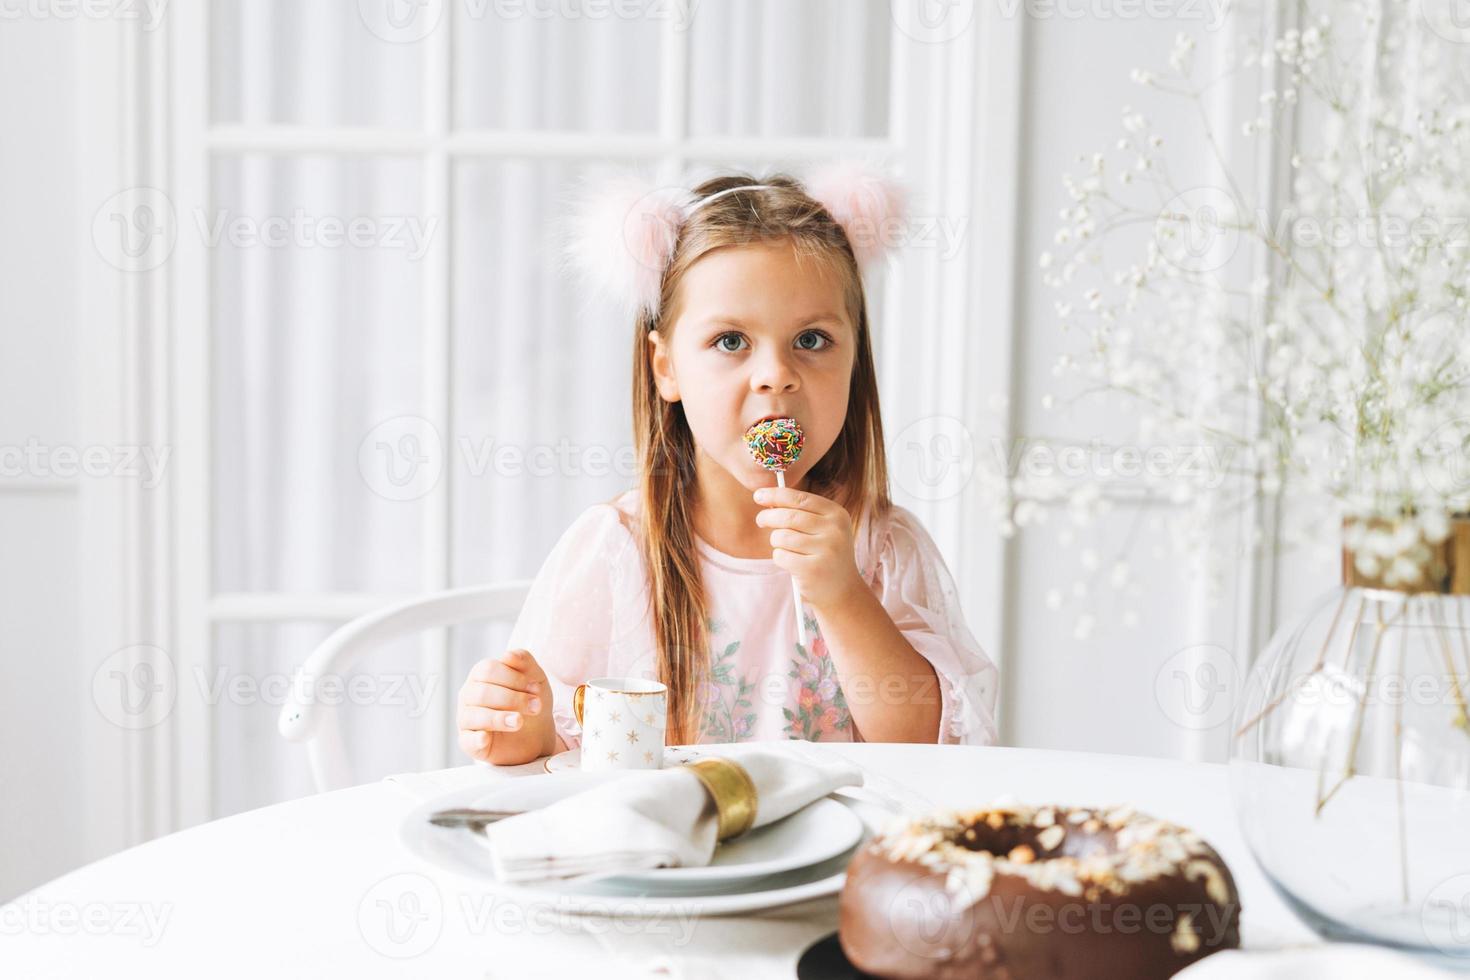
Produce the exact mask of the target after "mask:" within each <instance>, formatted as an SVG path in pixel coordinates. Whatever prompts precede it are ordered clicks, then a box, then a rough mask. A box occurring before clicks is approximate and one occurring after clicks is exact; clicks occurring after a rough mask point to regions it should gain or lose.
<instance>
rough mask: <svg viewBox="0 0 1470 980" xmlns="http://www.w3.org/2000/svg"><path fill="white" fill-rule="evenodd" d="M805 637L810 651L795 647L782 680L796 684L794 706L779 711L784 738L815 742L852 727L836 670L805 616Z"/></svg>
mask: <svg viewBox="0 0 1470 980" xmlns="http://www.w3.org/2000/svg"><path fill="white" fill-rule="evenodd" d="M806 628H807V634H808V635H809V636H811V637H812V638H813V639H812V645H811V650H810V651H808V650H807V649H806V648H805V647H803V646H802V645H801V644H800V643H797V644H795V647H796V659H795V660H794V661H792V664H791V669H790V670H789V671H787V674H786V676H788V677H790V678H791V679H792V680H794V681H796V684H797V688H796V703H795V705H793V706H792V707H787V708H782V709H781V714H782V715H783V716H785V718H786V737H787V738H800V739H806V740H807V741H809V742H819V741H821V740H822V738H823V737H824V736H831V735H832V734H834V733H835V732H845V731H847V730H848V728H849V727H850V726H851V724H852V717H851V716H850V715H849V714H848V713H847V699H846V698H844V697H843V696H842V688H841V687H840V686H839V685H838V683H837V668H836V667H834V666H832V658H831V657H830V656H829V655H828V652H827V640H826V639H825V638H824V637H823V636H822V634H821V631H820V630H819V629H818V628H817V621H816V620H815V619H814V618H812V617H810V616H808V617H807V620H806Z"/></svg>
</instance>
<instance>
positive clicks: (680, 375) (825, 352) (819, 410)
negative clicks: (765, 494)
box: [648, 242, 857, 491]
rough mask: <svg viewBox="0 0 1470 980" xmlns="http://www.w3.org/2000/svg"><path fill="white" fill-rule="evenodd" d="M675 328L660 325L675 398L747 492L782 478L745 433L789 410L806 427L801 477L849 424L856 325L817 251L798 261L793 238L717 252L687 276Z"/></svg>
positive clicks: (664, 379) (699, 437) (658, 342)
mask: <svg viewBox="0 0 1470 980" xmlns="http://www.w3.org/2000/svg"><path fill="white" fill-rule="evenodd" d="M675 306H676V312H677V314H678V315H677V318H676V319H675V321H674V325H673V328H672V330H670V331H668V334H667V336H664V335H660V334H659V333H658V332H657V331H650V332H649V335H648V340H649V344H650V346H651V349H652V355H653V371H654V377H655V379H656V382H657V384H658V390H659V395H660V396H662V397H663V399H664V400H665V401H670V402H675V401H682V402H683V403H684V415H685V418H687V419H688V421H689V428H690V430H691V431H692V432H693V434H694V442H695V444H696V445H697V447H698V448H699V450H700V452H701V453H703V454H704V455H707V456H709V457H710V458H711V459H712V460H714V462H716V463H717V464H719V465H720V466H721V467H722V468H723V469H724V470H725V471H726V472H728V473H729V474H730V475H731V476H733V477H734V478H735V479H736V480H737V481H738V482H739V483H741V484H742V485H743V486H745V487H746V488H748V489H750V490H752V491H754V490H755V489H757V488H758V487H766V486H771V484H772V482H773V481H772V477H771V474H770V473H769V472H767V471H766V470H765V469H764V468H763V467H762V466H761V465H760V464H759V463H757V462H756V461H755V459H754V458H753V457H752V456H751V455H750V450H748V449H747V448H746V446H745V430H746V429H747V428H749V427H750V426H751V425H752V424H754V423H755V422H758V421H760V420H761V419H764V418H769V417H771V416H778V415H780V416H788V417H790V418H794V419H796V420H797V421H798V422H800V423H801V427H802V429H803V431H804V432H805V433H806V443H805V447H804V448H803V449H802V453H801V459H800V460H798V461H797V463H796V465H795V466H793V467H791V469H789V470H787V473H786V478H787V482H788V484H791V485H801V482H802V478H803V477H804V476H805V474H806V473H807V472H808V471H810V470H811V468H812V467H813V466H815V465H816V464H817V463H818V461H820V460H821V458H822V457H823V456H825V455H826V453H827V450H829V449H831V448H832V444H833V443H835V442H836V441H837V437H838V435H839V434H841V432H842V423H843V420H844V419H845V418H846V416H847V398H848V387H849V384H850V381H851V379H852V367H853V358H854V357H855V356H856V351H855V349H856V338H857V331H856V328H855V326H854V325H853V324H852V323H851V322H850V319H849V317H848V315H847V309H846V304H845V303H844V302H843V297H842V288H841V285H840V284H839V282H838V280H837V277H836V276H835V275H832V274H830V273H828V272H827V270H826V269H825V267H824V266H823V265H822V264H821V263H820V262H819V261H818V260H817V259H815V258H809V259H807V260H806V262H805V265H804V266H798V265H797V261H796V256H795V254H794V253H793V251H792V245H791V243H789V242H774V243H769V244H759V245H740V246H728V247H725V248H718V249H715V250H714V251H712V252H709V253H708V254H706V255H704V256H702V257H701V258H700V259H699V260H698V261H696V262H695V263H694V264H693V265H692V266H690V267H689V269H688V270H687V271H686V272H685V274H684V278H683V280H682V282H681V283H680V284H679V295H678V297H677V298H676V301H675Z"/></svg>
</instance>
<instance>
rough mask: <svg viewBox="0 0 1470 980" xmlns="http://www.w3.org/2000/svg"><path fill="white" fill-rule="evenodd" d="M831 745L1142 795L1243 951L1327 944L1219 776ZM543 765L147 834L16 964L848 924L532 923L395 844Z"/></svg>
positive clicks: (519, 943) (1022, 795)
mask: <svg viewBox="0 0 1470 980" xmlns="http://www.w3.org/2000/svg"><path fill="white" fill-rule="evenodd" d="M820 747H821V748H822V749H823V750H827V751H832V752H834V753H837V754H839V755H841V756H843V757H844V758H847V759H850V760H851V761H853V762H855V763H857V764H858V765H860V766H862V767H863V768H864V769H865V771H866V772H867V773H868V775H869V779H870V781H872V782H873V783H874V784H875V785H876V786H885V785H886V787H887V788H890V789H891V788H892V786H893V784H898V785H901V786H903V787H905V788H907V789H908V790H910V791H911V794H912V795H913V796H914V797H915V798H916V799H917V800H918V801H919V802H932V803H933V804H935V805H938V806H968V805H980V804H985V803H989V802H992V801H994V800H996V799H998V798H1003V797H1011V798H1014V800H1015V801H1017V802H1024V803H1050V802H1055V803H1063V804H1069V805H1086V806H1103V805H1107V804H1113V803H1132V804H1134V805H1136V806H1137V807H1138V808H1139V809H1140V810H1143V811H1145V812H1148V813H1152V814H1154V815H1156V816H1159V817H1163V818H1166V819H1169V820H1173V821H1176V822H1178V823H1181V824H1184V825H1186V826H1189V827H1191V828H1193V829H1194V830H1196V831H1197V832H1199V833H1200V834H1201V835H1202V836H1204V837H1205V839H1207V840H1208V841H1210V843H1212V844H1213V845H1214V846H1215V848H1216V849H1217V850H1218V851H1219V852H1220V854H1221V855H1222V856H1223V857H1224V858H1225V860H1226V862H1227V863H1228V864H1229V865H1230V868H1231V871H1232V872H1233V873H1234V875H1235V879H1236V882H1237V885H1238V887H1239V889H1240V893H1241V900H1242V906H1243V910H1242V936H1243V942H1244V944H1245V945H1246V946H1247V947H1257V948H1260V947H1267V946H1279V945H1283V944H1289V943H1298V942H1307V943H1311V942H1315V939H1314V937H1313V935H1312V934H1311V933H1310V932H1308V931H1307V929H1306V927H1305V926H1303V925H1302V924H1301V923H1300V921H1299V920H1297V919H1296V918H1295V916H1293V915H1292V913H1291V912H1289V911H1288V910H1287V908H1286V907H1285V906H1284V905H1283V904H1282V902H1281V900H1280V899H1279V898H1278V897H1277V896H1276V894H1275V893H1274V892H1273V891H1272V889H1271V888H1270V886H1269V885H1268V884H1267V882H1266V880H1265V879H1264V877H1263V876H1262V875H1261V872H1260V870H1259V869H1258V868H1257V867H1256V865H1255V862H1254V861H1253V859H1252V858H1251V856H1250V854H1249V852H1248V850H1247V849H1246V846H1245V842H1244V840H1243V839H1242V837H1241V835H1240V833H1239V831H1238V830H1237V829H1236V822H1235V815H1234V811H1233V810H1232V808H1231V806H1230V800H1229V793H1228V786H1227V779H1226V769H1225V767H1223V766H1218V765H1210V764H1203V763H1184V762H1173V761H1168V760H1162V759H1146V758H1133V757H1125V756H1113V755H1100V754H1090V753H1082V752H1051V751H1043V750H1036V749H1008V748H980V747H970V746H936V745H890V744H877V743H857V744H852V743H842V744H831V745H823V746H820ZM702 748H708V747H707V746H702ZM541 768H542V767H541V763H539V762H537V763H531V764H529V765H526V766H519V767H515V768H505V769H496V768H493V767H489V766H480V765H471V766H463V767H459V768H455V769H447V770H442V771H440V772H434V773H423V774H409V775H404V776H400V777H392V778H390V779H389V780H384V781H382V782H377V783H371V784H366V785H362V786H356V787H353V788H351V789H346V790H341V791H339V792H335V793H327V794H322V795H320V796H313V797H307V798H304V799H300V800H294V801H292V802H289V803H281V804H278V805H276V806H269V807H264V808H261V809H259V810H254V811H251V812H249V813H243V814H239V815H236V816H233V817H228V818H226V819H223V820H217V821H214V822H212V823H208V824H205V825H203V826H200V827H195V828H192V829H189V830H185V831H181V832H179V833H176V834H171V835H169V836H167V837H163V838H160V839H158V840H155V841H150V842H149V843H147V844H143V845H141V846H139V847H135V848H132V849H130V850H127V851H124V852H122V853H120V854H116V855H113V856H112V857H109V858H105V859H103V860H101V861H97V862H95V863H93V864H91V865H88V866H86V867H84V868H81V869H79V870H77V871H74V872H72V873H70V874H67V875H64V876H63V877H61V878H58V879H56V880H55V881H52V882H50V883H48V884H46V885H43V886H42V887H40V888H37V889H35V890H34V891H32V892H30V893H28V894H26V895H23V896H21V897H20V898H18V899H16V900H15V901H14V902H12V903H9V904H8V905H6V906H4V907H0V961H3V962H4V969H3V970H0V972H3V973H4V975H6V976H17V977H20V976H24V977H88V978H90V977H98V976H108V977H121V976H144V975H147V976H191V975H196V974H198V973H199V972H200V971H201V970H204V969H207V970H208V975H210V976H216V977H217V976H251V977H259V976H270V977H288V976H351V977H354V978H367V977H377V976H398V975H408V974H411V975H414V976H438V977H459V976H474V977H502V976H504V977H537V976H546V977H553V976H557V977H560V976H567V975H571V974H572V971H573V970H576V969H579V968H585V969H586V970H588V971H589V972H588V974H587V975H588V976H597V977H648V976H657V977H680V976H689V977H717V976H732V977H742V978H745V977H753V976H763V975H769V976H782V977H791V976H794V973H795V970H794V968H795V963H796V959H797V957H798V956H799V955H800V953H801V952H802V950H804V949H805V948H806V947H807V946H808V945H810V944H811V943H812V942H814V941H816V940H817V939H818V938H820V937H822V936H824V935H826V934H827V933H830V932H832V931H833V930H835V929H836V928H837V900H836V897H835V896H832V897H830V898H824V899H819V900H815V901H809V902H805V903H802V904H800V905H795V906H788V907H786V908H778V909H770V910H767V911H765V912H762V913H759V914H756V915H750V916H741V917H738V918H709V919H705V920H703V921H690V922H678V921H667V922H642V921H638V920H613V919H595V918H594V919H586V918H576V917H565V918H554V917H552V916H551V915H549V914H543V915H541V916H538V917H533V918H528V917H527V916H525V915H524V914H523V913H522V911H521V910H520V909H518V908H515V907H513V906H510V905H509V904H508V903H506V902H504V901H495V900H492V899H490V898H488V897H487V896H486V895H485V894H484V892H483V891H482V890H481V889H480V888H479V886H478V885H477V882H476V881H475V879H473V878H469V877H462V876H459V875H455V874H452V873H448V872H444V871H441V870H439V869H438V868H436V867H433V866H431V865H429V864H427V863H425V862H423V861H421V860H419V859H418V858H416V857H414V856H413V855H411V854H410V853H408V851H406V850H405V849H404V847H403V846H402V845H401V844H400V843H399V840H398V836H397V833H398V826H399V822H400V821H401V820H402V819H403V817H404V816H405V815H406V814H407V813H408V812H409V811H410V810H412V809H414V808H415V807H416V806H418V805H419V803H420V802H421V801H422V800H423V799H426V798H430V797H432V796H436V795H438V794H439V793H441V792H449V791H452V790H455V789H459V788H462V787H464V786H468V785H474V784H475V783H476V782H490V781H493V780H497V779H505V778H520V777H529V776H532V775H534V774H535V773H538V772H540V771H541ZM888 781H891V782H888ZM925 798H927V799H925ZM390 913H396V915H397V917H396V918H390ZM390 923H399V925H398V926H393V925H390ZM390 929H395V930H396V931H395V932H393V933H392V934H390V933H389V930H390ZM410 935H411V936H412V938H411V939H405V937H407V936H410ZM731 949H738V950H741V951H742V952H741V953H740V954H738V955H735V956H732V955H730V953H729V951H730V950H731ZM747 949H748V950H749V954H748V956H747V955H746V954H745V952H744V951H745V950H747ZM702 950H703V951H705V953H704V954H702V952H701V951H702ZM714 950H718V951H719V954H718V956H715V955H713V954H712V952H711V951H714ZM409 953H412V954H414V955H412V956H411V957H409V956H408V955H407V954H409ZM594 970H595V971H596V972H595V973H594V972H590V971H594Z"/></svg>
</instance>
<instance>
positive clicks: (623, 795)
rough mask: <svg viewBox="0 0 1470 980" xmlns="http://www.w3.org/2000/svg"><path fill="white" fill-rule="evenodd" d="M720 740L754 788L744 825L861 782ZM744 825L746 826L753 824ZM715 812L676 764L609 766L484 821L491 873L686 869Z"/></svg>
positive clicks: (844, 768)
mask: <svg viewBox="0 0 1470 980" xmlns="http://www.w3.org/2000/svg"><path fill="white" fill-rule="evenodd" d="M729 749H730V750H729V751H726V750H725V749H724V748H722V749H721V750H720V751H719V752H718V753H712V754H714V755H719V756H723V757H724V758H729V759H734V760H735V761H737V762H739V763H740V764H741V765H742V766H744V767H745V769H746V771H747V772H749V773H750V778H751V781H752V782H754V783H755V789H756V800H757V804H756V815H755V824H754V827H762V826H765V825H766V824H768V823H772V822H774V821H776V820H780V819H781V818H782V817H785V816H789V815H790V814H792V813H795V812H796V811H797V810H800V809H801V808H802V807H804V806H806V805H807V804H808V803H811V802H813V801H815V800H819V799H821V798H822V797H824V796H826V795H827V794H828V793H830V792H832V791H833V790H834V789H837V788H838V787H839V786H855V785H859V784H861V783H862V781H863V776H862V770H860V769H859V768H858V767H857V766H855V765H853V764H851V763H849V762H847V761H845V760H841V759H831V760H822V761H820V762H818V761H816V760H813V759H810V758H807V759H800V758H796V757H794V756H793V755H791V754H789V753H785V752H782V751H780V750H777V749H743V750H742V749H738V748H737V747H734V746H731V747H729ZM754 827H752V829H754ZM715 830H716V814H715V806H714V802H713V801H712V800H711V799H710V796H709V793H708V791H707V790H706V789H705V788H704V784H703V783H701V782H700V781H699V779H698V778H697V777H696V776H695V775H694V773H692V772H689V771H687V770H686V769H684V768H683V767H680V766H676V767H673V768H669V769H656V770H649V771H641V772H639V771H634V772H627V773H619V774H617V775H615V776H613V777H611V778H608V779H605V780H601V781H598V782H596V783H595V785H593V786H592V787H591V788H589V789H586V790H583V791H581V792H579V793H576V794H574V795H572V796H567V797H564V798H562V799H560V800H558V801H557V802H555V803H552V804H550V805H549V806H546V807H543V808H541V809H539V810H533V811H529V812H527V813H523V814H520V815H518V816H514V817H507V818H506V819H504V820H500V821H498V822H496V823H493V824H490V825H489V826H488V827H486V828H485V835H484V842H485V844H486V845H487V846H488V847H489V848H490V853H491V859H492V862H493V864H494V868H495V876H496V877H497V878H498V879H500V880H501V881H504V882H526V881H539V880H543V879H547V878H566V877H570V876H573V875H584V874H613V873H618V872H626V871H637V870H642V869H647V868H691V867H703V866H705V865H707V864H709V863H710V859H711V858H713V857H714V853H715V843H716V840H715Z"/></svg>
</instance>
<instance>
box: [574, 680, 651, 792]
mask: <svg viewBox="0 0 1470 980" xmlns="http://www.w3.org/2000/svg"><path fill="white" fill-rule="evenodd" d="M668 707H669V689H668V688H667V687H665V686H664V685H663V684H660V683H659V682H658V681H653V680H646V679H644V678H641V677H598V678H595V679H593V680H590V681H588V682H587V683H585V684H578V685H577V689H576V690H575V691H573V692H572V711H573V713H575V714H576V716H577V724H579V725H581V726H582V768H583V769H586V770H591V771H594V772H596V771H607V770H612V769H658V768H661V767H662V766H663V758H664V727H665V725H666V724H667V718H668Z"/></svg>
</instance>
